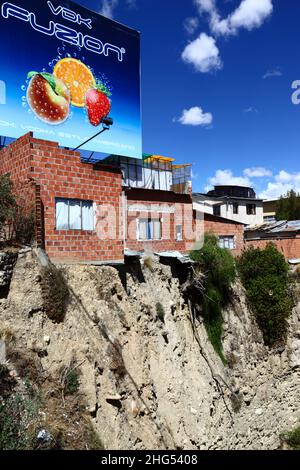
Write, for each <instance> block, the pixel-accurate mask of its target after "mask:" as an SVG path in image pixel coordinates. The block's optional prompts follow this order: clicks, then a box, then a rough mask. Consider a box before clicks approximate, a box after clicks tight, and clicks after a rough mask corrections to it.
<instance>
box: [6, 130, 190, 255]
mask: <svg viewBox="0 0 300 470" xmlns="http://www.w3.org/2000/svg"><path fill="white" fill-rule="evenodd" d="M119 160H120V158H119ZM145 160H146V161H145V162H144V161H142V160H135V159H127V163H126V165H125V167H124V162H123V163H122V162H121V161H116V157H113V158H112V157H111V158H108V159H106V160H101V161H99V160H98V161H93V160H92V159H91V158H88V159H84V158H83V156H82V155H81V154H80V152H74V151H71V150H68V149H64V148H60V147H59V145H58V144H57V143H55V142H49V141H46V140H41V139H36V138H34V137H33V134H32V133H28V134H26V135H24V136H23V137H21V138H19V139H18V140H16V141H15V142H13V143H11V144H10V145H8V146H7V147H6V148H4V149H2V150H1V152H0V173H1V174H5V173H9V174H10V176H11V180H12V182H13V184H14V191H15V194H16V196H17V198H18V199H19V200H20V199H22V200H23V201H26V206H27V207H29V208H30V207H31V209H32V210H33V211H34V213H35V239H36V244H37V246H40V247H43V248H45V250H46V252H47V253H48V255H49V256H50V258H51V260H52V261H53V262H76V263H78V262H82V263H93V264H97V263H102V262H107V263H111V262H122V261H123V260H124V249H125V248H129V249H135V250H149V249H150V250H152V251H165V250H177V251H183V252H186V251H187V250H189V249H190V248H191V246H192V244H193V241H194V238H195V237H194V235H193V232H192V229H193V217H192V214H193V213H192V198H191V188H190V183H189V182H188V181H183V180H181V179H180V178H181V177H182V174H184V173H185V171H186V170H184V171H183V170H182V169H181V170H180V171H179V170H178V166H177V167H176V170H174V171H173V169H172V165H171V163H170V160H172V159H164V158H163V157H159V158H156V157H154V156H147V158H146V159H145ZM168 160H169V163H168V164H167V163H166V161H168ZM161 162H164V165H167V169H166V167H164V168H161V165H162V163H161ZM133 167H134V168H135V171H134V172H133V173H132V168H133ZM184 167H186V166H184ZM124 168H125V172H124ZM126 171H129V178H127V176H128V174H127V176H126ZM132 175H133V176H132ZM178 175H180V177H178ZM128 180H130V183H128Z"/></svg>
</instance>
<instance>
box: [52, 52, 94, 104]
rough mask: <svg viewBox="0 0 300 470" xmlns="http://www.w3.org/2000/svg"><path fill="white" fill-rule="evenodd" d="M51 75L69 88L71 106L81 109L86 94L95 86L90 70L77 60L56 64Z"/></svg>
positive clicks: (67, 60) (61, 61) (68, 59)
mask: <svg viewBox="0 0 300 470" xmlns="http://www.w3.org/2000/svg"><path fill="white" fill-rule="evenodd" d="M53 73H54V75H56V77H57V78H60V79H61V80H62V81H63V82H64V83H65V84H66V85H67V87H68V88H69V90H70V92H71V96H72V105H73V106H77V107H78V108H83V107H84V106H85V95H86V92H87V91H88V90H90V89H91V88H93V87H94V86H95V85H96V81H95V78H94V75H93V74H92V72H91V70H90V69H89V68H88V67H87V66H86V65H85V64H84V63H83V62H81V61H80V60H78V59H73V58H66V59H62V60H60V61H58V62H57V64H56V65H55V67H54V70H53Z"/></svg>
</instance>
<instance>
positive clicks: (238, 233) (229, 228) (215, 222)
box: [204, 214, 245, 256]
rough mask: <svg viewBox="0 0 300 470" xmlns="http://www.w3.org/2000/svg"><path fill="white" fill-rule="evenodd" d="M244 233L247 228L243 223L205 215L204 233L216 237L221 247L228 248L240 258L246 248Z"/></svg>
mask: <svg viewBox="0 0 300 470" xmlns="http://www.w3.org/2000/svg"><path fill="white" fill-rule="evenodd" d="M244 231H245V226H244V224H242V223H241V222H236V221H235V220H229V219H224V218H223V217H218V216H215V215H212V214H204V232H205V233H213V234H214V235H216V236H217V237H218V239H219V246H220V247H221V248H227V249H228V250H230V251H231V253H232V254H233V255H234V256H239V255H240V254H241V253H242V251H243V249H244V247H245V243H244Z"/></svg>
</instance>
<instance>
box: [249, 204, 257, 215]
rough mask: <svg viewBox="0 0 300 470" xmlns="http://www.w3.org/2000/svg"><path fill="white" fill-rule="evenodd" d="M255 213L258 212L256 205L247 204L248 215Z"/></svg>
mask: <svg viewBox="0 0 300 470" xmlns="http://www.w3.org/2000/svg"><path fill="white" fill-rule="evenodd" d="M255 214H256V205H255V204H247V215H255Z"/></svg>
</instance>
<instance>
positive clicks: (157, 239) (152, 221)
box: [137, 217, 162, 242]
mask: <svg viewBox="0 0 300 470" xmlns="http://www.w3.org/2000/svg"><path fill="white" fill-rule="evenodd" d="M145 221H146V222H147V228H146V235H148V233H149V228H150V234H151V238H141V236H140V233H141V230H140V224H141V222H145ZM156 221H158V222H159V235H160V238H153V233H154V226H153V223H154V222H156ZM149 224H150V227H149ZM137 240H138V241H139V242H149V241H161V240H162V219H161V218H151V217H148V218H147V217H139V218H138V219H137Z"/></svg>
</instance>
